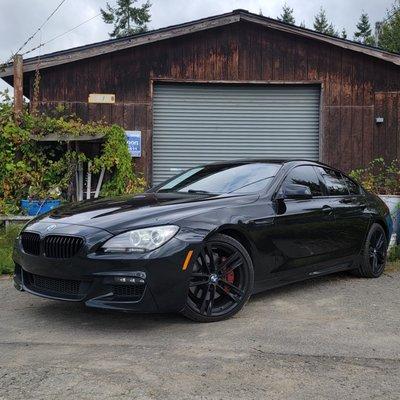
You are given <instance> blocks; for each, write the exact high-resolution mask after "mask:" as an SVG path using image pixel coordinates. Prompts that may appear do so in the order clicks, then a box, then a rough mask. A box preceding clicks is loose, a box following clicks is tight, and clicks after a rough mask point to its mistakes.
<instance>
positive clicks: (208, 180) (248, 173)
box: [157, 162, 281, 194]
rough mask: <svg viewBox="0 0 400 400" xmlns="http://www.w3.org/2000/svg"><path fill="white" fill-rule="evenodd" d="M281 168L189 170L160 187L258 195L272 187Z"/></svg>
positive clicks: (162, 189)
mask: <svg viewBox="0 0 400 400" xmlns="http://www.w3.org/2000/svg"><path fill="white" fill-rule="evenodd" d="M280 167H281V165H280V164H273V163H262V162H257V163H249V164H218V165H208V166H204V167H197V168H192V169H189V170H188V171H186V172H184V173H183V174H181V175H178V176H176V177H174V178H172V179H171V180H169V181H167V182H166V183H164V184H162V185H161V186H159V187H158V189H157V191H158V192H180V193H199V194H200V193H204V194H207V193H213V194H226V193H254V192H258V191H260V190H263V189H264V188H267V186H268V185H269V184H270V183H271V181H272V179H273V177H274V176H275V175H276V173H277V171H278V170H279V168H280Z"/></svg>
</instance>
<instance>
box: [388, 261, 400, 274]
mask: <svg viewBox="0 0 400 400" xmlns="http://www.w3.org/2000/svg"><path fill="white" fill-rule="evenodd" d="M398 271H400V260H397V261H390V262H388V263H387V264H386V268H385V272H398Z"/></svg>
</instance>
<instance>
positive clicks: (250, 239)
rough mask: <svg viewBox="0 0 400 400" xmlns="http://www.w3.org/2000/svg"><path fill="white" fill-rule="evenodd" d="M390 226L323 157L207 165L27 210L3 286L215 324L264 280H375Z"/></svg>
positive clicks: (372, 201)
mask: <svg viewBox="0 0 400 400" xmlns="http://www.w3.org/2000/svg"><path fill="white" fill-rule="evenodd" d="M391 229H392V228H391V219H390V214H389V210H388V208H387V207H386V205H385V204H384V203H383V202H382V201H381V200H380V199H379V198H378V197H377V196H375V195H373V194H371V193H368V192H367V191H365V190H364V189H363V188H362V187H361V186H360V185H358V184H357V183H356V182H354V181H353V180H352V179H350V178H349V177H347V176H346V175H344V174H343V173H341V172H340V171H338V170H335V169H334V168H331V167H328V166H327V165H324V164H320V163H317V162H311V161H299V160H295V161H271V160H251V161H248V160H245V161H235V162H225V163H218V164H211V165H206V166H200V167H198V168H193V169H190V170H188V171H186V172H184V173H182V174H180V175H178V176H176V177H173V178H172V179H170V180H168V181H166V182H164V183H163V184H161V185H159V186H156V187H154V188H152V189H150V190H149V191H147V192H146V193H144V194H140V195H136V196H126V197H120V198H113V199H97V200H92V201H84V202H80V203H76V204H73V205H67V206H62V207H60V208H58V209H55V210H53V211H51V212H50V213H48V214H46V215H44V216H41V217H38V218H36V219H34V220H33V221H32V222H30V223H29V224H28V225H27V226H26V227H25V228H24V229H23V231H22V233H21V235H20V237H19V238H18V239H17V241H16V243H15V251H14V261H15V265H16V267H15V285H16V287H17V288H18V289H19V290H25V291H27V292H30V293H32V294H35V295H39V296H42V297H47V298H51V299H58V300H68V301H82V302H84V303H85V304H86V305H87V306H89V307H98V308H107V309H114V310H124V311H137V312H182V313H183V314H184V315H185V316H187V317H189V318H191V319H193V320H196V321H204V322H207V321H218V320H222V319H225V318H228V317H231V316H232V315H234V314H235V313H237V312H238V311H239V310H240V309H241V308H242V307H243V305H244V304H245V303H246V301H247V300H248V298H249V296H250V295H251V294H253V293H257V292H260V291H263V290H265V289H269V288H273V287H277V286H281V285H285V284H288V283H291V282H295V281H300V280H303V279H307V278H310V277H315V276H317V275H326V274H330V273H333V272H337V271H344V270H353V271H354V272H356V273H357V274H358V275H360V276H362V277H365V278H376V277H379V276H380V275H381V274H382V272H383V270H384V268H385V261H386V251H387V246H388V239H389V238H390V235H391Z"/></svg>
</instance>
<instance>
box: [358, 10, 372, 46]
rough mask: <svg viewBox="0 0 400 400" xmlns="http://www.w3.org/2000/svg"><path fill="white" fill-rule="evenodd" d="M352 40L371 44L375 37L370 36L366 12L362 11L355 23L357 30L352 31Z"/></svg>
mask: <svg viewBox="0 0 400 400" xmlns="http://www.w3.org/2000/svg"><path fill="white" fill-rule="evenodd" d="M354 40H356V41H357V42H360V43H362V44H367V45H369V46H373V45H374V44H375V39H374V37H373V36H372V29H371V24H370V22H369V17H368V14H367V13H362V14H361V17H360V20H359V21H358V24H357V31H356V32H355V33H354Z"/></svg>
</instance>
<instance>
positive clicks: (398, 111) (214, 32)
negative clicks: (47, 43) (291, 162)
mask: <svg viewBox="0 0 400 400" xmlns="http://www.w3.org/2000/svg"><path fill="white" fill-rule="evenodd" d="M37 68H40V72H41V83H40V99H39V101H40V107H41V109H42V110H47V109H50V108H52V107H54V106H55V105H57V104H60V103H61V104H64V105H67V106H68V107H69V109H70V110H71V111H72V112H75V113H76V114H77V115H78V116H80V117H81V118H82V119H84V120H100V119H105V120H106V121H107V122H110V123H116V124H120V125H121V126H123V127H124V128H125V129H126V130H131V131H140V132H141V139H142V151H141V157H140V158H138V159H137V161H136V167H137V168H138V170H139V171H143V172H144V174H145V176H146V178H147V179H148V180H149V181H150V182H153V183H158V182H160V181H161V180H163V179H165V178H167V177H169V176H171V175H173V174H176V173H177V172H179V171H181V170H182V169H185V168H188V167H191V166H195V165H198V164H202V163H207V162H212V161H217V160H224V159H236V158H253V157H258V158H260V157H265V158H267V157H271V158H308V159H313V160H318V159H319V160H321V161H323V162H326V163H328V164H331V165H333V166H336V167H339V168H342V169H343V170H345V171H349V170H351V169H353V168H356V167H360V166H363V165H366V164H367V163H368V162H369V161H371V160H372V159H374V158H376V157H381V156H382V157H384V158H386V159H387V160H391V159H395V158H400V143H399V137H400V125H399V117H400V56H398V55H395V54H391V53H387V52H384V51H381V50H379V49H376V48H371V47H367V46H363V45H360V44H358V43H354V42H351V41H347V40H342V39H339V38H334V37H330V36H327V35H323V34H319V33H316V32H314V31H311V30H308V29H303V28H299V27H295V26H291V25H287V24H285V23H282V22H279V21H276V20H273V19H270V18H266V17H263V16H260V15H256V14H252V13H249V12H247V11H244V10H235V11H233V12H231V13H227V14H222V15H218V16H214V17H210V18H206V19H202V20H198V21H193V22H189V23H185V24H180V25H176V26H171V27H167V28H163V29H158V30H155V31H151V32H146V33H143V34H139V35H135V36H131V37H126V38H123V39H115V40H107V41H104V42H100V43H95V44H91V45H86V46H81V47H77V48H73V49H68V50H65V51H60V52H56V53H51V54H47V55H44V56H41V58H40V60H38V59H37V58H31V59H27V60H24V77H23V78H24V94H25V95H26V96H27V97H28V98H29V97H31V96H32V93H33V80H34V75H35V70H36V69H37ZM0 77H2V78H3V79H4V80H5V81H6V82H8V83H10V84H11V85H12V84H13V76H12V65H10V66H9V67H7V69H6V70H5V71H3V72H1V73H0ZM103 95H107V96H103ZM89 99H90V101H89Z"/></svg>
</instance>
